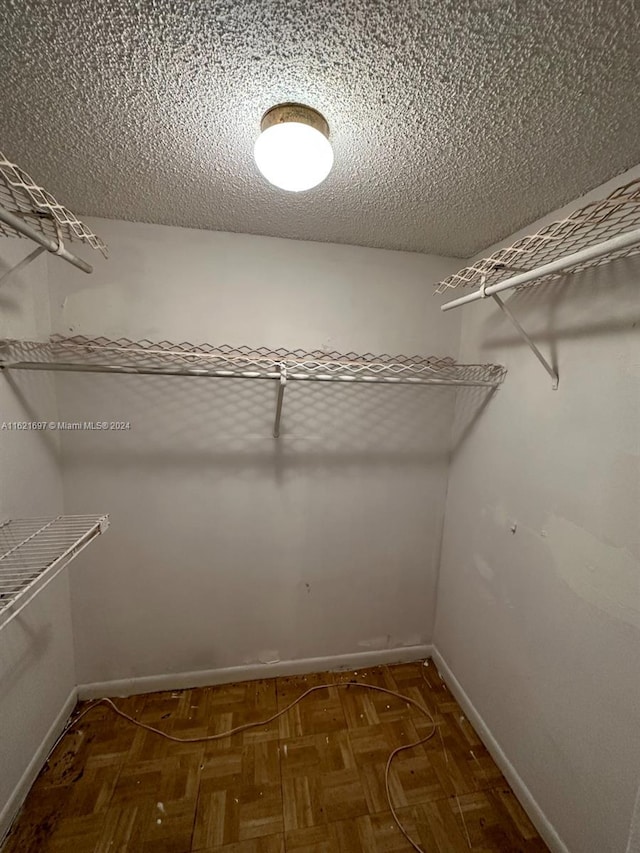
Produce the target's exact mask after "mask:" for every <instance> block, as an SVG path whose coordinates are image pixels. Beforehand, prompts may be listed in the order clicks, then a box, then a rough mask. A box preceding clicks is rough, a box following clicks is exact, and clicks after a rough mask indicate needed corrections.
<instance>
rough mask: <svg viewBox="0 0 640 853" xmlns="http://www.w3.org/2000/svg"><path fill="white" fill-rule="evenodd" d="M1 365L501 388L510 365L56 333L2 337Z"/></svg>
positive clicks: (9, 366) (110, 371)
mask: <svg viewBox="0 0 640 853" xmlns="http://www.w3.org/2000/svg"><path fill="white" fill-rule="evenodd" d="M0 365H1V366H2V367H6V368H12V369H26V370H72V371H73V370H77V371H82V370H86V371H92V372H101V373H102V372H103V373H139V374H156V373H158V374H163V375H178V376H214V377H236V378H245V379H273V380H279V379H280V378H281V377H282V376H283V375H286V378H287V380H316V381H337V382H374V383H395V384H398V383H401V384H411V385H454V386H455V385H462V386H465V385H480V386H491V387H493V386H496V385H498V384H500V382H501V381H502V380H503V378H504V373H505V370H504V368H503V367H502V366H501V365H496V364H458V363H457V362H456V361H454V359H452V358H437V357H435V356H428V357H424V356H404V355H399V356H390V355H373V354H372V353H366V354H365V355H357V354H356V353H348V354H346V355H345V354H341V353H338V352H328V353H327V352H323V351H319V350H316V351H315V352H305V351H304V350H294V351H289V350H285V349H278V350H271V349H269V348H268V347H261V348H260V349H251V348H250V347H231V346H217V347H216V346H212V345H209V344H200V345H197V346H196V345H194V344H191V343H187V342H183V343H179V344H176V343H170V342H169V341H161V342H160V343H153V342H152V341H148V340H143V341H131V340H129V339H127V338H119V339H118V340H109V339H107V338H87V337H84V336H75V337H63V336H60V335H54V336H53V337H52V338H51V340H50V341H48V342H46V343H42V342H37V341H17V340H5V341H2V342H0Z"/></svg>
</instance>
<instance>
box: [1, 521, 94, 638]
mask: <svg viewBox="0 0 640 853" xmlns="http://www.w3.org/2000/svg"><path fill="white" fill-rule="evenodd" d="M108 526H109V516H108V515H58V516H55V517H48V518H17V519H9V520H7V521H4V522H2V523H0V628H2V627H3V626H4V625H7V624H8V623H9V622H10V621H11V620H12V619H14V618H15V617H16V616H17V615H18V614H19V613H20V611H21V610H22V609H23V608H24V607H26V605H27V604H28V603H29V602H30V601H31V600H32V599H33V598H34V597H35V596H36V595H37V594H38V593H39V592H40V591H41V590H43V589H44V588H45V587H46V586H47V585H48V584H49V583H51V581H52V580H53V579H54V578H55V577H56V576H57V575H58V574H59V573H60V572H61V571H62V569H64V567H65V566H66V565H68V564H69V563H70V562H71V560H73V558H74V557H76V556H77V555H78V554H79V553H80V551H82V550H83V549H84V548H86V546H87V545H88V544H89V542H91V541H92V540H93V539H95V537H96V536H98V535H99V534H100V533H104V531H105V530H106V529H107V527H108Z"/></svg>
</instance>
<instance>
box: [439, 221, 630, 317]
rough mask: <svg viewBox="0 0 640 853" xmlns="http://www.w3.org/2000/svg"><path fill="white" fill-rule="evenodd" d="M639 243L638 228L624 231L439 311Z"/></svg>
mask: <svg viewBox="0 0 640 853" xmlns="http://www.w3.org/2000/svg"><path fill="white" fill-rule="evenodd" d="M637 243H640V228H636V229H634V230H633V231H626V232H625V233H624V234H618V235H616V236H615V237H611V238H610V239H609V240H605V241H604V242H602V243H597V244H596V245H595V246H588V247H587V248H586V249H580V250H579V251H578V252H574V253H573V254H571V255H565V256H564V257H563V258H558V259H557V260H555V261H549V263H548V264H542V266H539V267H536V268H535V269H532V270H527V271H526V272H521V273H518V274H517V275H514V276H511V278H506V279H505V280H504V281H500V282H498V283H497V284H491V285H489V286H488V287H485V288H484V289H480V290H476V291H475V292H474V293H468V294H467V295H466V296H461V297H460V298H459V299H452V300H451V302H445V304H444V305H441V306H440V310H441V311H449V310H451V308H458V307H459V306H460V305H466V304H467V302H477V301H478V300H479V299H484V298H485V297H486V296H493V295H494V294H496V293H500V292H501V291H503V290H510V289H511V288H512V287H519V286H520V285H521V284H527V283H528V282H531V281H535V280H536V279H539V278H543V277H544V276H546V275H551V274H552V273H558V272H562V271H563V270H566V269H567V268H568V267H573V266H577V265H578V264H581V263H585V262H586V261H592V260H596V259H597V258H601V257H603V256H604V255H608V254H609V253H610V252H615V251H619V250H620V249H626V248H629V247H630V246H634V245H636V244H637Z"/></svg>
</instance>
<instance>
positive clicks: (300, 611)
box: [51, 220, 460, 683]
mask: <svg viewBox="0 0 640 853" xmlns="http://www.w3.org/2000/svg"><path fill="white" fill-rule="evenodd" d="M94 225H95V228H96V230H97V231H98V233H100V234H101V236H102V237H103V238H104V239H105V240H106V241H107V243H108V244H109V245H110V249H111V258H112V259H111V260H109V261H108V262H106V263H103V264H98V265H97V268H96V271H95V273H94V274H93V276H90V277H89V276H82V274H80V273H77V274H76V272H75V271H73V270H71V269H70V268H69V267H64V268H62V267H61V266H60V265H56V266H55V267H54V266H53V265H52V266H51V276H52V284H53V294H54V312H53V314H54V316H53V322H54V328H55V329H57V330H58V331H60V332H62V333H65V334H88V335H101V334H102V335H105V336H108V337H115V338H117V337H120V336H127V337H129V338H134V339H140V338H145V337H146V338H149V339H151V340H163V339H169V340H172V341H183V340H188V341H191V342H194V343H200V342H212V343H217V344H222V343H229V344H236V345H238V344H250V345H253V346H262V345H266V346H272V347H288V348H296V347H303V348H306V349H316V348H328V349H337V350H339V351H343V352H349V351H356V352H361V353H365V352H368V351H369V352H374V353H382V352H387V353H408V354H413V353H424V354H427V353H436V354H442V355H447V354H455V352H456V351H457V348H458V341H459V323H460V318H459V316H451V315H450V316H448V317H443V316H441V315H440V313H439V311H438V306H437V303H436V300H435V299H434V298H433V296H432V289H431V287H430V286H429V285H430V282H431V281H433V280H434V279H435V278H438V277H440V276H441V275H444V274H447V273H448V272H449V271H451V270H452V269H454V268H456V266H457V265H458V264H457V262H454V261H451V259H448V260H446V259H438V258H432V257H426V256H419V255H415V254H407V253H397V252H387V251H379V250H372V249H363V248H357V247H349V246H334V245H326V244H316V243H303V242H294V241H288V240H279V239H272V238H260V237H250V236H246V235H238V234H224V233H211V232H204V231H196V230H188V229H179V228H169V227H162V226H153V225H133V224H131V223H124V222H114V221H104V220H103V221H95V223H94ZM58 388H59V401H60V407H61V417H63V418H64V419H66V420H97V419H101V420H108V421H112V420H124V421H130V422H131V430H130V431H128V432H120V433H106V434H105V433H100V434H97V433H91V432H73V433H68V434H65V436H64V438H63V444H64V490H65V506H66V509H67V511H69V512H79V511H108V512H109V513H110V514H111V520H112V527H111V528H110V530H109V532H108V535H107V536H105V537H104V539H103V541H102V543H101V545H102V547H101V549H100V551H98V550H94V551H93V552H92V553H89V552H88V551H87V553H86V556H83V557H81V558H80V559H79V560H77V561H76V563H75V564H74V567H73V572H72V578H73V581H72V584H73V585H72V599H73V615H74V631H75V640H76V655H77V667H78V678H79V682H80V683H87V682H104V681H109V680H114V679H115V680H118V679H136V678H140V677H145V676H147V677H148V676H154V675H159V674H163V673H169V674H176V673H183V672H186V671H195V670H200V671H202V670H211V669H220V668H227V667H233V666H243V665H253V664H259V663H260V662H264V661H273V660H278V659H279V660H281V661H287V660H301V659H309V658H317V657H323V658H328V659H330V660H334V659H335V658H336V656H339V655H353V654H357V653H361V652H370V651H380V650H388V649H400V652H399V654H403V655H407V656H411V654H412V652H411V649H412V648H413V649H414V651H413V654H419V653H420V651H419V649H424V644H425V643H427V642H429V641H430V639H431V631H432V617H433V611H434V607H435V582H436V573H437V566H438V560H439V550H440V538H441V526H442V518H443V511H444V499H445V491H446V478H447V464H448V457H447V447H448V438H449V429H450V424H451V418H452V411H453V398H454V395H453V392H451V391H448V390H445V389H437V388H431V389H414V388H406V387H393V388H392V387H380V386H377V387H376V386H367V387H364V386H351V385H350V386H340V385H335V384H333V385H324V384H321V383H309V384H304V383H298V384H291V385H290V386H289V387H288V388H287V391H286V396H285V406H284V413H283V421H282V435H281V438H280V439H279V440H274V439H273V438H272V436H271V431H272V424H273V415H274V406H275V388H274V386H273V384H272V383H268V382H260V381H248V380H242V381H238V380H235V381H229V380H219V379H218V380H214V379H203V378H184V377H179V378H174V377H131V376H129V377H127V376H96V375H89V374H73V375H72V374H66V375H59V376H58ZM416 647H418V650H416Z"/></svg>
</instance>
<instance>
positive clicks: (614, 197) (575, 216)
mask: <svg viewBox="0 0 640 853" xmlns="http://www.w3.org/2000/svg"><path fill="white" fill-rule="evenodd" d="M638 252H640V178H638V179H636V180H633V181H631V182H629V183H628V184H625V185H624V186H621V187H618V188H617V189H615V190H614V191H613V192H612V193H611V194H610V195H608V196H607V197H606V198H604V199H600V200H598V201H593V202H591V203H589V204H587V205H585V206H584V207H581V208H578V209H577V210H575V211H573V213H571V214H570V215H569V216H568V217H567V218H566V219H561V220H558V221H557V222H551V223H550V224H549V225H545V226H544V228H542V229H540V231H538V232H537V233H535V234H530V235H528V236H526V237H522V238H520V239H519V240H516V242H515V243H514V244H513V245H512V246H508V247H505V248H502V249H498V251H496V252H494V253H493V254H492V255H491V256H490V257H488V258H482V259H481V260H479V261H476V262H475V263H474V264H473V265H472V266H469V267H465V268H464V269H462V270H460V271H459V272H457V273H454V274H453V275H451V276H449V277H448V278H445V279H443V280H442V281H441V282H439V283H438V284H437V285H436V288H435V292H436V293H446V292H447V291H448V290H449V289H455V288H457V287H467V286H469V285H479V286H478V289H477V290H475V291H474V292H473V293H468V294H466V295H465V296H460V297H459V298H457V299H452V300H451V301H449V302H445V303H444V305H442V306H441V310H442V311H450V310H451V309H452V308H458V307H460V306H461V305H466V304H468V303H470V302H476V301H478V300H481V299H485V298H486V297H487V296H492V297H493V298H494V301H495V302H496V304H497V305H498V306H499V307H500V308H501V310H502V311H503V312H504V313H505V315H506V316H507V317H508V319H509V321H510V322H511V323H512V324H513V326H514V328H515V329H516V330H517V332H518V334H519V335H520V336H521V337H522V338H523V340H524V341H525V342H526V343H527V345H528V346H529V347H530V348H531V350H532V352H533V354H534V355H535V356H536V358H537V359H538V360H539V361H540V363H541V364H542V365H543V367H544V368H545V370H546V371H547V372H548V373H549V374H550V376H551V377H552V379H553V383H554V384H553V387H554V389H556V388H557V387H558V375H557V372H556V371H555V369H554V368H553V367H552V366H551V365H550V364H549V363H548V362H547V360H546V359H545V358H544V356H543V355H542V354H541V352H540V350H539V349H538V348H537V347H536V345H535V344H534V343H533V341H532V340H531V338H530V337H529V335H527V333H526V332H525V331H524V329H523V328H522V326H521V325H520V323H518V321H517V320H516V318H515V317H514V316H513V313H512V312H511V311H510V309H509V308H508V307H507V305H505V303H504V302H503V301H502V300H501V299H500V297H499V296H498V294H499V293H502V292H503V291H505V290H511V289H513V288H517V289H520V288H524V287H531V286H534V285H535V284H538V283H540V282H543V281H545V282H549V281H556V282H557V281H559V280H560V279H562V278H563V277H564V276H565V275H567V274H570V273H576V272H580V271H582V270H585V269H588V268H589V267H594V266H600V265H601V264H606V263H609V262H611V261H614V260H617V259H618V258H623V257H628V256H629V255H634V254H637V253H638ZM505 272H512V273H515V274H513V275H509V276H508V277H507V278H505V277H504V275H505Z"/></svg>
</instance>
